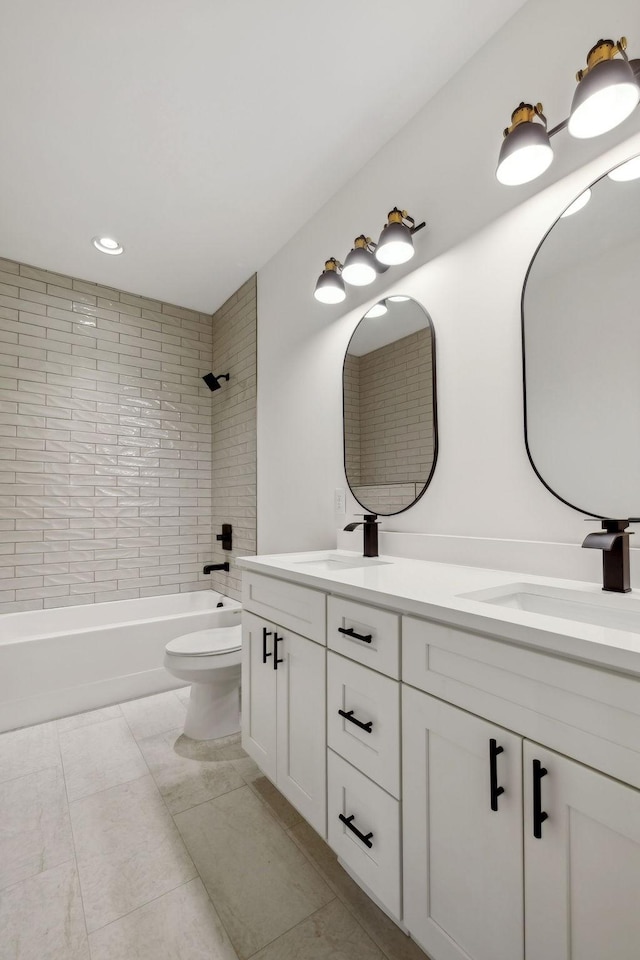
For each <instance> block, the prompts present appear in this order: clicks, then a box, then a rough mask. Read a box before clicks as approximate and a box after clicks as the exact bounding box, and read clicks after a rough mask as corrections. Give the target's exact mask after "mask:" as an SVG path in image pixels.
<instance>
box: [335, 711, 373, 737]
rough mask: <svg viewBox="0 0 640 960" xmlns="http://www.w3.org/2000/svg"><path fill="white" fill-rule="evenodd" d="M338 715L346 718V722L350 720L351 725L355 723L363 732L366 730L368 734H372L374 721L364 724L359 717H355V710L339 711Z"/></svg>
mask: <svg viewBox="0 0 640 960" xmlns="http://www.w3.org/2000/svg"><path fill="white" fill-rule="evenodd" d="M338 713H339V714H340V716H341V717H344V718H345V720H349V721H350V722H351V723H355V725H356V727H360V729H361V730H366V732H367V733H371V728H372V726H373V720H367V722H366V723H363V722H362V720H358V718H357V717H354V715H353V710H346V711H345V710H338Z"/></svg>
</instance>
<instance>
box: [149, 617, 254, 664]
mask: <svg viewBox="0 0 640 960" xmlns="http://www.w3.org/2000/svg"><path fill="white" fill-rule="evenodd" d="M241 646H242V626H241V625H240V624H237V625H236V626H235V627H211V628H210V629H209V630H198V631H197V632H196V633H185V634H183V635H182V636H181V637H176V638H175V640H170V641H169V643H168V644H167V646H166V647H165V650H166V651H167V653H173V654H180V655H182V656H185V655H186V656H191V657H203V656H206V655H208V656H215V654H218V653H231V652H233V651H234V650H239V649H240V648H241Z"/></svg>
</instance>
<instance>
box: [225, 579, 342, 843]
mask: <svg viewBox="0 0 640 960" xmlns="http://www.w3.org/2000/svg"><path fill="white" fill-rule="evenodd" d="M265 581H266V582H265ZM244 586H245V594H246V593H249V592H250V591H251V590H255V592H256V593H257V594H258V596H259V597H260V598H261V599H260V600H259V601H257V602H256V603H255V606H256V607H259V606H261V605H262V603H263V600H262V597H263V596H264V606H265V607H267V608H268V609H269V612H270V613H271V614H272V615H273V616H274V617H276V618H277V620H276V621H275V622H274V620H268V619H266V618H265V617H262V616H258V615H256V614H255V613H251V612H249V611H250V609H251V606H252V602H251V597H250V596H249V598H248V599H245V603H246V604H247V606H248V607H249V610H247V609H245V610H243V615H242V743H243V746H244V749H245V750H246V751H247V753H248V754H249V756H250V757H252V758H253V759H254V760H255V762H256V763H257V764H258V766H259V767H260V769H261V770H263V771H264V773H265V774H266V775H267V776H268V777H269V779H270V780H271V781H272V782H273V783H275V784H276V786H277V787H278V789H279V790H280V792H281V793H283V794H284V796H285V797H286V798H287V799H288V800H289V801H290V802H291V803H292V804H293V805H294V806H295V807H296V809H297V810H299V811H300V813H301V814H302V815H303V817H304V818H305V819H306V820H308V822H309V823H310V824H311V826H312V827H313V828H314V829H315V830H317V832H318V833H319V834H320V835H321V836H323V837H326V820H327V815H326V809H327V799H326V797H327V777H326V762H327V760H326V752H327V750H326V748H327V740H326V720H325V715H326V647H325V646H324V643H318V642H316V641H315V640H310V639H309V638H308V637H303V636H300V635H299V634H298V633H295V632H294V631H293V630H291V629H289V628H288V627H287V626H283V622H285V623H286V622H295V623H296V625H301V626H302V627H303V629H304V624H305V622H313V627H312V631H313V632H316V631H317V628H318V621H320V628H321V631H322V638H323V639H324V617H323V614H324V609H325V597H324V594H322V593H318V592H317V591H313V590H307V589H306V588H302V587H300V588H299V587H296V586H294V585H292V584H286V583H283V582H282V581H278V580H274V581H273V582H270V579H269V578H267V577H255V576H254V575H249V576H247V575H246V574H245V584H244ZM298 591H299V592H298ZM278 604H280V605H281V608H280V607H278ZM306 617H309V618H310V619H309V621H305V618H306ZM310 632H311V631H310ZM316 635H317V633H316Z"/></svg>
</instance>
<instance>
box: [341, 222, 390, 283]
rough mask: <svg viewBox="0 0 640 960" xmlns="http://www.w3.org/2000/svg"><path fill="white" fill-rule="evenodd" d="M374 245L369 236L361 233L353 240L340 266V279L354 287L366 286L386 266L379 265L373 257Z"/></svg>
mask: <svg viewBox="0 0 640 960" xmlns="http://www.w3.org/2000/svg"><path fill="white" fill-rule="evenodd" d="M375 249H376V245H375V243H374V242H373V240H372V239H371V237H365V235H364V233H361V234H360V236H359V237H356V239H355V240H354V241H353V249H352V250H350V251H349V253H348V254H347V256H346V259H345V261H344V267H343V268H342V279H343V280H344V281H345V282H346V283H350V284H352V286H354V287H366V286H368V285H369V284H370V283H373V281H374V280H375V279H376V277H377V276H378V274H379V273H380V272H381V271H382V270H383V269H386V268H383V267H382V266H380V265H379V264H378V262H377V260H376V258H375V257H374V252H375Z"/></svg>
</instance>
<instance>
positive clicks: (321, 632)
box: [242, 573, 326, 643]
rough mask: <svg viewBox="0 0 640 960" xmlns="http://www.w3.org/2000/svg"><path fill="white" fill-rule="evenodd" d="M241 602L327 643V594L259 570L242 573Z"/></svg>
mask: <svg viewBox="0 0 640 960" xmlns="http://www.w3.org/2000/svg"><path fill="white" fill-rule="evenodd" d="M242 605H243V607H244V608H245V610H250V611H251V612H252V613H257V614H258V616H261V617H266V618H267V619H268V620H272V621H273V622H274V623H277V624H280V625H281V626H283V627H288V628H289V630H293V631H294V632H295V633H299V634H300V635H301V636H303V637H309V639H310V640H315V641H316V642H317V643H325V642H326V640H325V628H326V608H325V594H324V593H321V592H320V591H318V590H311V589H309V587H300V586H298V584H297V583H288V582H287V581H286V580H277V579H276V578H275V577H264V576H262V574H259V573H245V574H243V576H242Z"/></svg>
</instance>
